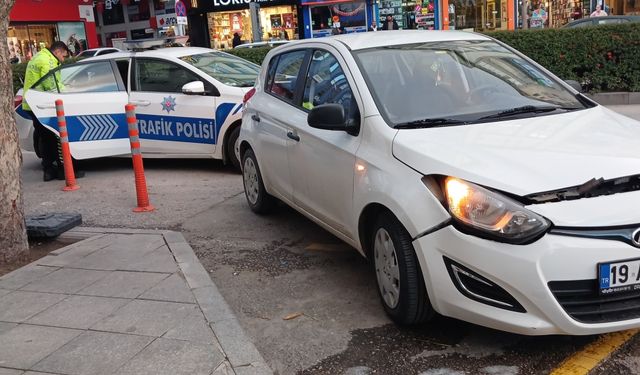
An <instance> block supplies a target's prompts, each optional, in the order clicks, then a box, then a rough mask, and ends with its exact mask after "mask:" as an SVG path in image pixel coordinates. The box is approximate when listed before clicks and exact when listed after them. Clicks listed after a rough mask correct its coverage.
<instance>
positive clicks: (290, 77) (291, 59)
mask: <svg viewBox="0 0 640 375" xmlns="http://www.w3.org/2000/svg"><path fill="white" fill-rule="evenodd" d="M306 53H307V52H306V51H293V52H288V53H283V54H282V55H280V57H279V58H278V63H277V65H276V68H275V74H274V77H273V82H272V83H271V85H270V87H269V89H268V90H269V92H270V93H271V94H273V95H275V96H277V97H279V98H282V99H284V100H286V101H288V102H291V101H293V95H294V93H295V90H296V83H297V81H298V73H299V72H300V67H301V66H302V62H303V61H304V57H305V55H306ZM267 82H268V81H267Z"/></svg>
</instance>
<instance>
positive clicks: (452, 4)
mask: <svg viewBox="0 0 640 375" xmlns="http://www.w3.org/2000/svg"><path fill="white" fill-rule="evenodd" d="M506 12H507V3H506V1H505V0H478V1H472V2H468V1H466V0H449V22H450V24H449V28H450V29H457V30H469V31H473V30H475V31H487V30H496V29H502V28H503V26H504V27H505V28H506V27H507V23H506V22H504V23H503V22H502V19H503V18H504V17H506ZM503 13H505V14H504V17H503ZM503 24H504V25H503Z"/></svg>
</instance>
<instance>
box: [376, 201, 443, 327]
mask: <svg viewBox="0 0 640 375" xmlns="http://www.w3.org/2000/svg"><path fill="white" fill-rule="evenodd" d="M370 235H371V237H370V238H371V242H370V244H371V255H372V256H373V267H374V271H375V274H376V282H377V285H378V295H379V296H380V300H381V302H382V305H383V306H384V309H385V311H386V313H387V315H389V317H390V318H391V320H393V321H394V322H395V323H396V324H399V325H403V326H407V325H416V324H421V323H424V322H426V321H428V320H430V319H431V318H433V316H434V315H435V312H434V310H433V307H431V303H430V302H429V296H428V295H427V290H426V286H425V283H424V279H423V277H422V270H421V269H420V264H419V263H418V258H417V257H416V253H415V250H414V248H413V245H412V244H411V242H412V241H411V236H410V235H409V233H408V232H407V230H406V229H405V228H404V227H403V226H402V224H401V223H400V222H399V221H398V219H396V218H395V217H394V216H393V215H391V214H389V213H383V214H381V215H380V216H379V217H378V219H377V220H376V223H375V225H374V226H373V229H372V231H371V232H370Z"/></svg>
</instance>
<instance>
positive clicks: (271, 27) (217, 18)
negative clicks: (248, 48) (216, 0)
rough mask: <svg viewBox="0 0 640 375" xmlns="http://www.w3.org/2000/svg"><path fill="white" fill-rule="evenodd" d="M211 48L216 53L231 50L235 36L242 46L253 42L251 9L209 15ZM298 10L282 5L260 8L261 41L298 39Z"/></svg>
mask: <svg viewBox="0 0 640 375" xmlns="http://www.w3.org/2000/svg"><path fill="white" fill-rule="evenodd" d="M207 18H208V22H209V35H210V37H211V46H212V47H213V48H216V49H226V48H232V39H233V35H234V34H235V33H238V35H240V39H241V40H242V42H243V43H248V42H252V41H253V40H252V39H253V29H252V24H251V15H250V13H249V9H241V10H233V11H228V12H215V13H208V14H207ZM297 20H298V14H297V11H296V7H293V6H288V5H282V6H272V7H262V8H260V24H261V26H262V40H288V39H298V34H297V31H298V21H297Z"/></svg>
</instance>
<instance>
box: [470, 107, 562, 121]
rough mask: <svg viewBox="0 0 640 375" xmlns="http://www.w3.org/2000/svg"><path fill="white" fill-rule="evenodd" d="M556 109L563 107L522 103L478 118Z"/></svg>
mask: <svg viewBox="0 0 640 375" xmlns="http://www.w3.org/2000/svg"><path fill="white" fill-rule="evenodd" d="M558 109H564V108H562V107H556V106H541V105H523V106H521V107H515V108H510V109H506V110H504V111H500V112H498V113H494V114H492V115H488V116H483V117H480V118H479V119H478V120H488V119H492V118H502V117H509V116H514V115H520V114H523V113H544V112H553V111H555V110H558Z"/></svg>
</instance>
